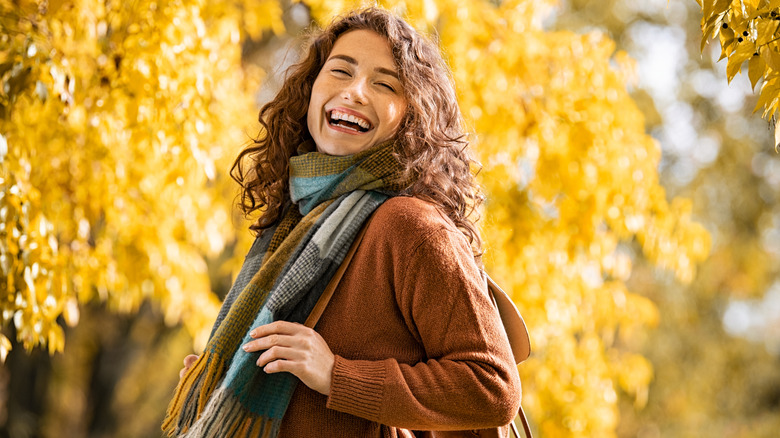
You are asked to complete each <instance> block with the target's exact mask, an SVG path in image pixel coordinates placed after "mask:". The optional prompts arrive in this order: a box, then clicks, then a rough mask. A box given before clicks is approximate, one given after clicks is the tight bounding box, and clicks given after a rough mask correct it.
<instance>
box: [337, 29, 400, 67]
mask: <svg viewBox="0 0 780 438" xmlns="http://www.w3.org/2000/svg"><path fill="white" fill-rule="evenodd" d="M334 55H348V56H349V57H351V58H354V59H356V60H357V61H358V63H359V64H371V65H374V66H376V67H384V68H388V69H393V70H396V68H395V64H396V62H395V59H394V58H393V52H392V49H391V47H390V42H389V41H388V40H387V38H385V37H383V36H381V35H379V34H378V33H376V32H374V31H372V30H367V29H358V30H351V31H349V32H346V33H344V34H342V35H341V36H339V38H338V39H337V40H336V43H335V44H333V49H331V51H330V55H329V56H328V59H330V58H332V57H333V56H334Z"/></svg>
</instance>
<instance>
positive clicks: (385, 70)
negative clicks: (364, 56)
mask: <svg viewBox="0 0 780 438" xmlns="http://www.w3.org/2000/svg"><path fill="white" fill-rule="evenodd" d="M331 59H340V60H342V61H346V62H347V63H349V64H352V65H357V63H358V62H357V60H356V59H355V58H353V57H351V56H349V55H333V56H331V57H330V58H328V61H330V60H331ZM326 62H327V61H326ZM374 70H375V71H378V72H379V73H384V74H386V75H389V76H392V77H394V78H396V79H398V80H400V78H399V77H398V73H397V72H396V71H395V70H390V69H389V68H384V67H377V68H375V69H374Z"/></svg>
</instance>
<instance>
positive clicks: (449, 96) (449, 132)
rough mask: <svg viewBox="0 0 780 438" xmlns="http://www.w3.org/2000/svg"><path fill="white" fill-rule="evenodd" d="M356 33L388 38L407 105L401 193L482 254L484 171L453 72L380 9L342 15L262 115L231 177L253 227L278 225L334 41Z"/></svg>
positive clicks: (401, 135) (401, 136)
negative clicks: (478, 177) (479, 171)
mask: <svg viewBox="0 0 780 438" xmlns="http://www.w3.org/2000/svg"><path fill="white" fill-rule="evenodd" d="M352 30H371V31H373V32H376V33H377V34H379V35H381V36H383V37H385V38H386V39H387V40H388V42H389V43H390V46H391V49H392V54H393V58H394V60H395V63H396V67H397V69H398V72H399V78H400V80H401V83H402V84H403V87H404V93H405V97H406V100H407V102H408V106H407V109H406V114H405V116H404V118H403V120H402V121H401V125H400V127H399V128H398V132H397V134H396V142H397V146H398V147H397V151H398V152H397V155H398V156H397V158H398V160H399V162H400V163H401V164H402V165H403V166H404V168H405V172H406V175H405V176H406V177H408V178H409V180H410V181H412V182H411V185H410V186H409V187H408V188H407V189H406V190H404V191H403V193H402V195H406V196H416V197H419V198H423V199H426V200H428V201H429V202H432V203H434V204H435V205H437V206H438V207H439V208H440V209H441V210H442V211H443V212H444V213H445V214H446V216H447V217H448V218H449V219H450V220H452V222H453V223H454V224H455V226H456V227H458V229H460V230H461V232H463V234H464V235H465V236H466V237H467V238H468V239H469V242H471V245H472V248H473V250H474V252H475V254H480V253H481V248H482V241H481V239H480V236H479V231H478V230H477V227H476V226H475V225H474V222H476V220H478V218H479V217H478V213H477V207H478V206H479V205H480V204H481V203H482V201H483V199H484V197H483V195H482V192H481V190H480V188H479V186H478V185H477V184H476V181H475V180H474V175H473V174H472V172H471V165H472V164H475V165H477V168H478V163H476V161H474V160H473V158H472V157H471V154H470V152H469V150H468V148H467V146H468V140H467V135H466V132H465V130H464V127H463V126H464V123H463V117H462V115H461V112H460V108H459V107H458V101H457V98H456V96H455V88H454V84H453V80H452V76H451V74H450V70H449V68H448V67H447V64H446V63H445V61H444V60H443V59H442V56H441V53H440V51H439V49H438V47H437V46H436V45H435V44H434V43H432V42H430V41H429V40H427V39H426V38H425V37H423V36H422V35H421V34H419V33H418V32H417V31H416V30H414V29H413V28H412V27H411V26H410V25H409V24H407V23H406V22H405V21H404V20H402V19H401V18H399V17H397V16H395V15H393V14H392V13H390V12H388V11H385V10H382V9H378V8H368V9H362V10H358V11H354V12H352V13H350V14H348V15H346V16H343V17H339V18H337V19H336V20H334V22H333V23H332V24H330V25H329V26H328V27H326V28H325V29H324V30H322V31H320V32H318V33H317V34H316V35H313V36H312V39H311V42H310V44H309V46H308V52H307V53H306V55H305V56H304V57H303V59H302V60H301V61H300V62H299V63H297V64H295V65H293V66H292V67H290V69H289V70H288V75H287V77H286V79H285V81H284V83H283V84H282V87H281V89H280V90H279V92H278V94H277V95H276V97H275V98H274V99H273V100H272V101H271V102H269V103H267V104H266V105H264V106H263V107H262V109H261V110H260V114H259V121H260V124H261V125H262V131H261V133H260V135H259V136H258V138H256V139H254V140H253V142H252V144H250V145H249V146H248V147H247V148H245V149H244V150H243V151H242V152H241V153H240V154H239V156H238V158H236V161H235V162H234V163H233V167H232V169H231V172H230V173H231V176H232V177H233V179H235V180H236V181H237V182H238V183H239V184H240V185H241V194H240V201H239V206H240V208H241V209H242V210H243V212H244V213H245V214H247V215H248V214H250V213H252V212H254V211H256V210H260V211H261V215H260V217H259V219H257V222H255V223H254V224H253V225H252V227H251V228H252V229H253V230H255V231H261V230H263V229H265V228H268V227H270V226H271V225H273V224H274V223H275V222H276V221H277V220H279V218H280V216H281V214H282V210H283V208H284V206H285V204H286V203H287V202H288V200H289V175H288V172H289V159H290V157H291V156H293V155H294V154H295V153H296V150H297V148H298V146H299V145H300V144H301V143H303V142H304V141H307V140H309V139H311V135H310V134H309V131H308V128H307V126H306V116H307V111H308V106H309V100H310V97H311V91H312V86H313V84H314V80H315V79H316V78H317V75H318V74H319V72H320V70H321V69H322V66H323V64H325V61H326V60H327V59H328V56H329V55H330V51H331V49H332V48H333V45H334V44H335V42H336V40H337V39H338V38H339V37H340V36H341V35H343V34H344V33H346V32H349V31H352ZM246 167H248V168H246Z"/></svg>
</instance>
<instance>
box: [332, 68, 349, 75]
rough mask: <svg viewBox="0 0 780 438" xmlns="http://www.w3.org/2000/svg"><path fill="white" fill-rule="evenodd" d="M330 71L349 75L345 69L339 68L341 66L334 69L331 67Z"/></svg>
mask: <svg viewBox="0 0 780 438" xmlns="http://www.w3.org/2000/svg"><path fill="white" fill-rule="evenodd" d="M330 71H331V72H333V73H337V74H340V75H347V76H349V75H350V74H349V72H348V71H346V70H344V69H341V68H334V69H331V70H330Z"/></svg>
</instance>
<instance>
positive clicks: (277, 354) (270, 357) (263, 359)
mask: <svg viewBox="0 0 780 438" xmlns="http://www.w3.org/2000/svg"><path fill="white" fill-rule="evenodd" d="M305 356H306V355H305V354H304V353H303V352H301V351H300V350H296V349H294V348H287V347H272V348H270V349H268V350H266V351H265V352H263V354H261V355H260V357H259V358H257V362H255V363H256V364H257V366H259V367H261V368H262V367H264V366H266V365H268V364H269V363H271V362H273V361H278V360H285V361H293V362H300V361H302V360H303V359H304V358H305Z"/></svg>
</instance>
